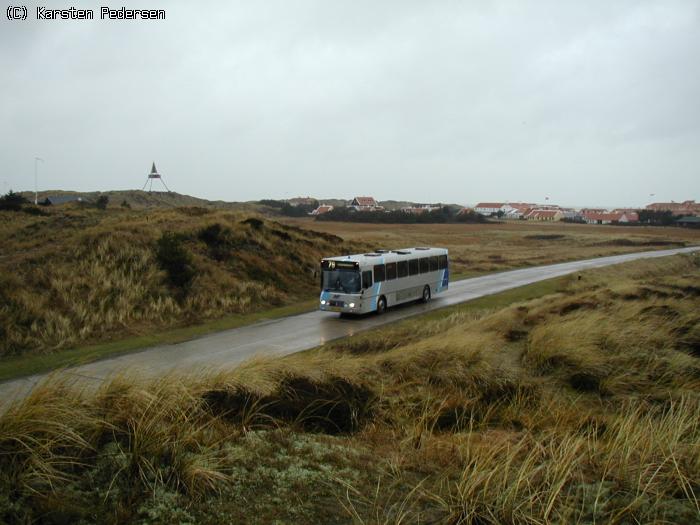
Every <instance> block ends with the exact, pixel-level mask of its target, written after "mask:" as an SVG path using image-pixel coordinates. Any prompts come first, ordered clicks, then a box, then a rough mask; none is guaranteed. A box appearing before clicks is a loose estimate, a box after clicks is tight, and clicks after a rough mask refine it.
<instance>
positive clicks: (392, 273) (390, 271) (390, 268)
mask: <svg viewBox="0 0 700 525" xmlns="http://www.w3.org/2000/svg"><path fill="white" fill-rule="evenodd" d="M393 279H396V263H387V265H386V280H387V281H391V280H393Z"/></svg>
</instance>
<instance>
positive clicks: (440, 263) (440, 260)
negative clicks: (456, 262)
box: [438, 255, 447, 270]
mask: <svg viewBox="0 0 700 525" xmlns="http://www.w3.org/2000/svg"><path fill="white" fill-rule="evenodd" d="M438 268H439V269H440V270H444V269H445V268H447V255H441V256H440V257H439V258H438Z"/></svg>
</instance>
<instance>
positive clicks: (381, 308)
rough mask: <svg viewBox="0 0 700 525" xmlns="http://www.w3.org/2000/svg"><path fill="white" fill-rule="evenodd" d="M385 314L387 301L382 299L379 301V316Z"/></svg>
mask: <svg viewBox="0 0 700 525" xmlns="http://www.w3.org/2000/svg"><path fill="white" fill-rule="evenodd" d="M384 312H386V299H384V297H380V298H379V300H378V301H377V315H382V314H383V313H384Z"/></svg>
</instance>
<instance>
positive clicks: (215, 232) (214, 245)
mask: <svg viewBox="0 0 700 525" xmlns="http://www.w3.org/2000/svg"><path fill="white" fill-rule="evenodd" d="M197 238H198V239H199V240H200V241H202V242H203V243H204V244H206V245H207V247H208V248H209V251H210V253H211V255H212V257H214V259H216V260H218V261H221V260H223V259H226V258H227V257H228V255H229V254H230V252H231V230H230V229H229V228H227V227H226V226H222V225H221V224H219V223H218V222H217V223H215V224H211V225H209V226H206V227H205V228H202V229H201V230H199V233H198V234H197Z"/></svg>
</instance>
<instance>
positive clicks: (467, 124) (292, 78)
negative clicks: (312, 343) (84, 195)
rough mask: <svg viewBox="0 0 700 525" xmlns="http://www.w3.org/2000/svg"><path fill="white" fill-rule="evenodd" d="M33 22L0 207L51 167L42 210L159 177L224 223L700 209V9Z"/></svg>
mask: <svg viewBox="0 0 700 525" xmlns="http://www.w3.org/2000/svg"><path fill="white" fill-rule="evenodd" d="M113 4H114V3H113ZM201 4H207V5H209V6H210V7H208V8H206V9H203V8H200V7H199V6H200V5H201ZM35 5H36V4H28V7H30V20H27V21H24V22H22V21H13V22H10V21H8V20H7V19H6V17H5V12H4V9H3V13H2V16H3V19H2V22H0V184H2V190H3V193H4V192H6V191H7V190H9V189H10V188H12V189H14V190H28V189H33V185H34V183H33V177H34V157H35V156H39V157H42V158H43V159H44V160H45V162H44V163H43V164H40V165H39V188H40V189H72V190H80V191H92V190H109V189H130V188H141V186H142V185H143V183H144V182H145V180H146V175H147V173H148V171H149V169H150V165H151V162H152V161H155V162H156V165H157V167H158V169H159V171H160V172H161V173H162V174H163V176H164V178H165V181H166V183H167V184H168V185H169V186H170V188H171V189H172V190H174V191H177V192H180V193H186V194H190V195H195V196H199V197H204V198H209V199H223V200H229V201H232V200H235V201H240V200H252V199H260V198H289V197H293V196H297V195H312V196H316V197H343V198H351V197H353V196H355V195H373V196H375V197H376V198H378V199H382V200H384V199H400V200H412V201H422V202H428V201H432V202H457V203H462V204H474V203H476V202H477V201H480V200H496V201H501V200H510V201H517V200H524V201H534V202H543V201H544V199H545V197H549V201H550V202H553V203H559V204H567V205H596V204H597V205H606V206H623V205H629V206H638V205H643V204H646V203H648V202H650V201H659V200H683V199H686V198H690V199H693V198H694V199H700V2H698V1H695V0H688V1H681V0H679V1H663V2H661V1H659V2H653V1H651V0H650V1H619V0H616V1H614V2H610V1H609V0H603V1H586V2H579V1H573V0H572V1H561V0H553V1H541V2H535V1H531V2H523V1H513V2H486V1H484V2H479V1H440V0H437V1H430V2H428V1H423V0H421V1H408V0H400V1H384V0H370V1H358V0H353V1H349V0H344V1H332V0H318V1H292V2H290V1H288V0H285V1H270V0H265V1H263V2H254V1H252V0H248V1H245V2H241V1H234V2H231V1H227V2H221V3H218V2H217V3H214V2H206V3H205V2H192V1H188V2H176V1H169V2H159V1H158V0H139V1H138V2H123V3H119V5H126V6H128V7H131V8H164V9H165V10H166V20H164V21H163V20H161V21H145V20H141V21H115V20H112V21H107V20H99V19H96V20H92V21H79V20H73V21H70V20H53V21H48V20H44V21H37V20H32V19H31V18H33V17H34V14H33V12H32V9H33V7H34V6H35ZM39 5H45V6H48V7H52V8H67V7H70V6H75V7H82V8H90V7H92V8H93V9H94V10H95V14H96V17H99V7H98V5H97V3H94V5H93V4H92V3H89V2H83V3H79V2H78V3H67V2H66V3H61V2H46V3H44V4H39ZM5 7H6V6H5ZM650 194H655V195H654V196H653V197H652V196H650Z"/></svg>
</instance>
